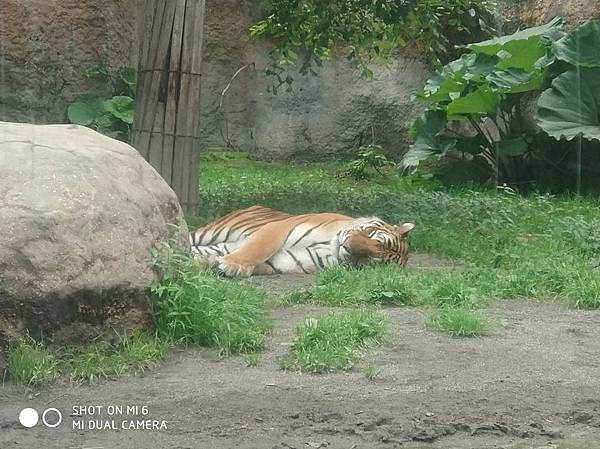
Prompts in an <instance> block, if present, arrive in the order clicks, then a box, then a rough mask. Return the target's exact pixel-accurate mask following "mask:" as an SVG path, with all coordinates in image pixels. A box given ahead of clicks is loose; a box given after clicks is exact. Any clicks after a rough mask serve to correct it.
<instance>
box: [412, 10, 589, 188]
mask: <svg viewBox="0 0 600 449" xmlns="http://www.w3.org/2000/svg"><path fill="white" fill-rule="evenodd" d="M599 24H600V22H598V21H591V22H588V23H587V24H585V25H583V26H581V27H579V28H578V29H576V30H574V31H573V32H571V33H569V34H565V33H563V32H562V31H561V30H560V29H561V27H562V20H561V19H560V18H556V19H554V20H552V21H551V22H549V23H547V24H546V25H542V26H539V27H534V28H528V29H525V30H522V31H518V32H516V33H514V34H512V35H509V36H502V37H498V38H494V39H490V40H486V41H483V42H478V43H473V44H469V45H467V46H466V47H465V48H466V51H467V52H466V53H465V54H464V55H462V56H461V58H459V59H457V60H455V61H452V62H450V63H449V64H447V65H445V66H444V67H443V68H441V69H440V70H439V71H438V72H437V73H435V74H434V75H433V76H432V77H431V78H430V79H429V80H428V81H427V82H426V83H425V86H424V87H423V88H422V89H421V90H420V91H419V92H417V94H416V95H415V97H416V99H417V100H419V101H422V102H426V103H428V104H429V107H428V108H427V110H426V111H425V112H424V114H423V116H422V117H420V118H418V119H417V120H416V121H415V123H414V125H413V128H412V134H413V138H414V143H413V145H411V147H410V149H409V151H408V152H407V153H406V155H405V156H404V158H403V160H402V167H403V169H404V170H408V171H413V170H414V169H416V167H417V166H418V165H419V163H420V162H421V161H423V160H425V159H428V158H432V157H433V158H440V157H443V156H446V155H450V154H454V155H457V156H458V157H459V158H460V159H462V160H474V159H476V160H479V161H482V162H485V164H484V165H485V166H486V167H487V170H488V172H489V175H490V177H492V176H493V177H494V178H495V179H494V180H495V182H496V184H497V183H498V182H499V178H502V180H505V181H509V182H518V181H520V180H522V179H523V177H524V176H525V175H527V173H525V170H526V169H527V166H528V163H529V162H531V161H532V160H533V159H535V156H536V154H538V152H540V151H543V149H541V148H540V147H543V146H544V145H540V144H539V142H540V141H541V139H543V138H544V137H545V136H546V134H547V135H550V136H552V137H555V138H556V139H560V138H562V137H564V138H566V139H572V138H573V137H575V136H583V137H586V138H588V139H598V138H600V126H599V118H598V111H599V102H598V100H599V98H600V64H599V59H600V25H599ZM544 89H546V90H545V91H544ZM542 91H544V92H543V93H542V95H541V96H540V97H539V100H538V102H537V105H536V109H538V111H537V113H536V123H537V125H538V127H539V128H536V127H535V126H526V122H527V120H525V115H526V114H525V113H524V111H523V108H524V106H526V105H527V101H525V100H526V99H528V98H535V96H536V95H539V94H540V92H542Z"/></svg>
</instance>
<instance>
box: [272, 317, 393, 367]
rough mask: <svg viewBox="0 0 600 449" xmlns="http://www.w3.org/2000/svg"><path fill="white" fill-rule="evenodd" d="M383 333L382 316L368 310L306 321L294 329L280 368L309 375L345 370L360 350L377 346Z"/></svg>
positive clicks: (350, 365)
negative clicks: (294, 333) (292, 340)
mask: <svg viewBox="0 0 600 449" xmlns="http://www.w3.org/2000/svg"><path fill="white" fill-rule="evenodd" d="M385 330H386V321H385V317H384V315H383V314H382V313H380V312H373V311H368V310H355V311H351V312H345V313H336V314H331V315H328V316H324V317H320V318H309V319H307V320H306V321H305V322H304V323H303V324H302V325H301V326H299V327H298V328H297V329H296V340H295V341H294V344H293V346H292V349H291V351H290V353H289V354H288V355H286V356H285V357H284V358H283V360H282V362H281V366H282V368H284V369H290V368H297V369H300V370H304V371H308V372H313V373H322V372H328V371H337V370H348V369H350V368H351V367H352V366H353V364H354V361H355V360H356V359H357V358H358V357H359V352H360V350H361V349H363V348H366V347H369V346H372V345H376V344H379V343H381V341H382V338H383V335H384V334H385Z"/></svg>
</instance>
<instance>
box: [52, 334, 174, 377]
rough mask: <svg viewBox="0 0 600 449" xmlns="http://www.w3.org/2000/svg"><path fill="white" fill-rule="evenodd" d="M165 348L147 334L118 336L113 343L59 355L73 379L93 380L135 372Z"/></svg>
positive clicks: (163, 344) (150, 364) (152, 361)
mask: <svg viewBox="0 0 600 449" xmlns="http://www.w3.org/2000/svg"><path fill="white" fill-rule="evenodd" d="M167 350H168V345H167V344H166V343H165V342H163V341H160V340H159V339H157V338H156V337H155V336H151V335H148V334H138V335H134V336H132V337H122V338H121V340H120V342H119V343H118V344H117V345H110V344H105V343H98V344H94V345H90V346H87V347H85V348H84V349H82V350H79V351H76V352H72V353H66V354H63V356H62V360H63V364H64V365H65V367H66V369H67V370H68V371H69V373H70V377H71V379H73V380H84V381H88V382H90V383H91V382H94V381H96V380H98V379H102V378H114V377H118V376H121V375H123V374H125V373H132V374H139V373H142V372H144V371H145V370H146V369H148V368H149V367H150V366H152V365H153V363H155V362H156V361H158V360H160V359H161V358H162V357H163V356H164V354H165V352H166V351H167Z"/></svg>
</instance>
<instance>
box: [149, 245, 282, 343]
mask: <svg viewBox="0 0 600 449" xmlns="http://www.w3.org/2000/svg"><path fill="white" fill-rule="evenodd" d="M161 269H162V270H163V273H162V279H161V281H160V282H159V283H157V284H156V285H154V286H153V287H152V293H153V294H154V296H155V298H154V301H153V303H152V304H153V311H154V316H155V321H156V327H157V332H158V335H159V336H160V337H161V338H163V339H165V340H166V341H168V342H171V343H179V344H184V345H189V344H195V345H201V346H214V347H216V348H218V349H219V351H220V352H221V353H223V354H229V353H234V352H253V351H257V350H259V349H261V348H262V347H263V345H264V342H265V338H266V334H267V333H268V332H269V331H270V330H271V322H270V320H269V318H268V316H267V310H266V299H267V297H266V293H265V291H264V290H262V289H260V288H258V287H254V286H251V285H248V284H247V283H243V282H242V281H238V280H231V279H224V278H222V277H219V276H217V275H215V274H212V273H207V272H202V271H200V270H199V269H198V267H197V265H196V263H195V262H194V260H193V258H192V257H191V256H190V255H186V254H175V253H171V255H170V260H169V262H168V263H167V265H165V266H162V267H161Z"/></svg>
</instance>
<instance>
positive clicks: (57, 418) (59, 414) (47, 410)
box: [42, 408, 62, 428]
mask: <svg viewBox="0 0 600 449" xmlns="http://www.w3.org/2000/svg"><path fill="white" fill-rule="evenodd" d="M48 412H53V413H56V422H52V423H49V422H48V421H47V419H46V415H48ZM42 422H43V423H44V425H45V426H46V427H51V428H52V427H58V426H60V423H61V422H62V413H61V412H59V411H58V410H57V409H55V408H48V409H46V410H44V413H43V414H42Z"/></svg>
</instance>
